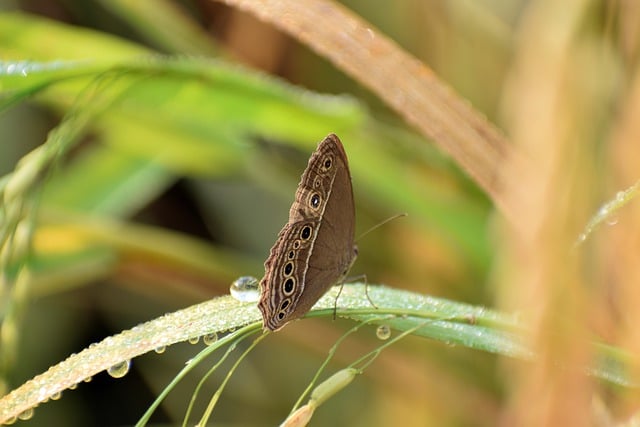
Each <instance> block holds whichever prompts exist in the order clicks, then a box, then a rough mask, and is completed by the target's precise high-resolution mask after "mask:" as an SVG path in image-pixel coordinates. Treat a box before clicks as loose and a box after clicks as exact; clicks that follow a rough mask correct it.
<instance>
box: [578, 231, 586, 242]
mask: <svg viewBox="0 0 640 427" xmlns="http://www.w3.org/2000/svg"><path fill="white" fill-rule="evenodd" d="M585 240H587V235H586V234H585V233H581V234H580V235H579V236H578V243H582V242H584V241H585Z"/></svg>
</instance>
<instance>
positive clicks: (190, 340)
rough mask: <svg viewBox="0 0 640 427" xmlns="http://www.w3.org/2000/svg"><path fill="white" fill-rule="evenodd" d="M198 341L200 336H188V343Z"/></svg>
mask: <svg viewBox="0 0 640 427" xmlns="http://www.w3.org/2000/svg"><path fill="white" fill-rule="evenodd" d="M198 342H200V336H195V337H191V338H189V344H198Z"/></svg>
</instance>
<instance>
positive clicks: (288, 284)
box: [281, 277, 296, 308]
mask: <svg viewBox="0 0 640 427" xmlns="http://www.w3.org/2000/svg"><path fill="white" fill-rule="evenodd" d="M295 283H296V282H295V280H293V277H289V278H288V279H287V280H285V281H284V286H283V287H282V290H283V291H284V294H285V295H291V293H292V292H293V285H295ZM285 301H286V300H285ZM283 304H284V303H283ZM287 304H288V303H287ZM281 308H284V307H281Z"/></svg>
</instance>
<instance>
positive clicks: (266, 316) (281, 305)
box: [258, 134, 358, 331]
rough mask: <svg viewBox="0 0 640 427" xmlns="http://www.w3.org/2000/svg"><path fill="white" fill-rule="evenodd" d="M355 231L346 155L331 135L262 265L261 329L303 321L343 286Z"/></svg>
mask: <svg viewBox="0 0 640 427" xmlns="http://www.w3.org/2000/svg"><path fill="white" fill-rule="evenodd" d="M354 232H355V207H354V204H353V189H352V188H351V175H350V173H349V164H348V161H347V155H346V153H345V151H344V147H343V146H342V143H341V142H340V140H339V139H338V137H337V136H336V135H333V134H330V135H329V136H327V137H326V138H325V139H323V140H322V141H321V142H320V144H318V148H317V149H316V151H315V152H314V153H313V154H312V155H311V158H310V159H309V164H308V165H307V168H306V169H305V171H304V173H303V174H302V178H301V179H300V184H298V189H297V190H296V196H295V200H294V202H293V205H291V209H290V210H289V221H288V222H287V223H286V224H285V225H284V227H282V230H281V231H280V234H279V235H278V239H277V240H276V243H275V244H274V245H273V247H272V248H271V253H270V254H269V257H268V258H267V260H266V261H265V263H264V269H265V273H264V277H263V278H262V280H261V281H260V287H261V289H262V291H261V295H260V301H259V302H258V308H259V309H260V312H261V313H262V320H263V327H264V328H265V329H268V330H271V331H276V330H278V329H280V328H282V327H283V326H284V325H285V324H287V323H288V322H290V321H292V320H294V319H297V318H299V317H302V316H303V315H304V314H305V313H307V312H308V311H309V310H310V309H311V307H312V306H313V305H314V304H315V303H316V301H318V299H320V297H321V296H322V295H324V293H325V292H326V291H327V290H328V289H329V288H330V287H331V286H333V285H336V284H339V283H342V281H343V280H344V278H345V277H346V275H347V273H348V272H349V269H350V268H351V265H353V263H354V261H355V259H356V257H357V255H358V247H357V246H356V245H355V244H354Z"/></svg>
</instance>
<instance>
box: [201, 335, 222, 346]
mask: <svg viewBox="0 0 640 427" xmlns="http://www.w3.org/2000/svg"><path fill="white" fill-rule="evenodd" d="M202 341H203V342H204V344H205V345H211V344H213V343H214V342H216V341H218V334H217V333H215V332H211V333H210V334H206V335H204V336H203V337H202Z"/></svg>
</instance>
